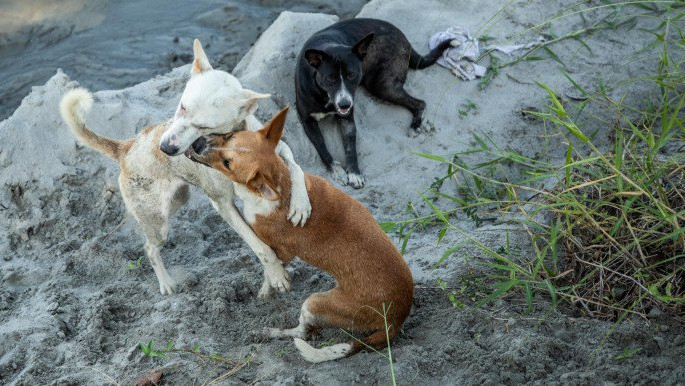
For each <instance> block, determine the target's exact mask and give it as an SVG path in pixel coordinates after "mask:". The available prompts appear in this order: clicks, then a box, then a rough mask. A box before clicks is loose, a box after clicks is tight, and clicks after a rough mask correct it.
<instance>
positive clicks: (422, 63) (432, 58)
mask: <svg viewBox="0 0 685 386" xmlns="http://www.w3.org/2000/svg"><path fill="white" fill-rule="evenodd" d="M450 44H452V41H451V40H445V41H444V42H442V43H440V44H438V46H437V47H435V48H433V49H432V50H431V52H429V53H428V54H427V55H425V56H421V55H419V53H418V52H416V50H414V48H412V49H411V54H410V55H409V68H411V69H413V70H421V69H423V68H426V67H429V66H431V65H432V64H433V63H435V62H436V61H437V60H438V59H440V55H442V52H443V51H445V50H446V49H447V48H449V46H450Z"/></svg>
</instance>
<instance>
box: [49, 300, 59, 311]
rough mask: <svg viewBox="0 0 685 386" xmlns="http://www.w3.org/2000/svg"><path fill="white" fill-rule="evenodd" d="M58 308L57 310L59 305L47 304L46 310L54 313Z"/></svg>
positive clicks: (55, 303)
mask: <svg viewBox="0 0 685 386" xmlns="http://www.w3.org/2000/svg"><path fill="white" fill-rule="evenodd" d="M58 308H59V303H57V302H52V303H50V304H48V308H47V310H48V311H50V312H53V311H56V310H57V309H58Z"/></svg>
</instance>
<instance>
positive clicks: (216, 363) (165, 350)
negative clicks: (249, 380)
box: [138, 340, 254, 385]
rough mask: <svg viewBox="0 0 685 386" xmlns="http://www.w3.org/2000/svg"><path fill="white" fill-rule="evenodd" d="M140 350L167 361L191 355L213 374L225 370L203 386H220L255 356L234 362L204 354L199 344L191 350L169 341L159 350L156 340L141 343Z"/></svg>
mask: <svg viewBox="0 0 685 386" xmlns="http://www.w3.org/2000/svg"><path fill="white" fill-rule="evenodd" d="M138 348H139V349H140V352H141V353H142V354H143V355H144V356H146V357H151V358H157V359H167V358H168V357H169V356H170V355H174V354H175V355H191V356H193V357H194V358H195V359H196V360H197V361H199V362H200V363H201V364H203V365H205V366H209V367H210V368H211V371H212V372H215V371H216V370H217V369H218V368H223V369H224V370H223V371H222V372H221V373H220V374H219V375H218V376H216V377H208V378H207V380H206V381H204V382H202V383H201V384H202V385H214V384H220V383H221V382H223V381H225V380H226V379H228V378H229V377H231V376H233V375H234V374H236V373H237V372H238V371H240V370H241V369H243V368H244V367H245V366H248V365H249V364H250V363H251V362H252V360H253V359H254V356H253V355H252V354H250V355H248V356H246V357H245V358H244V359H242V360H233V359H231V358H230V357H228V356H224V355H221V354H216V353H206V352H203V350H202V347H201V346H200V345H198V344H196V345H194V346H193V347H190V348H182V347H176V345H175V344H174V342H172V341H168V342H167V343H166V345H165V346H164V347H162V348H158V347H156V345H155V341H154V340H149V341H148V342H147V343H145V342H140V344H139V345H138Z"/></svg>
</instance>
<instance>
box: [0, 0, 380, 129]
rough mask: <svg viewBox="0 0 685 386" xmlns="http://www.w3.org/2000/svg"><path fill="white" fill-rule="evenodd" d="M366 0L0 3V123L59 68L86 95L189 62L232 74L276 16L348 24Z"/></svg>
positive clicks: (57, 0)
mask: <svg viewBox="0 0 685 386" xmlns="http://www.w3.org/2000/svg"><path fill="white" fill-rule="evenodd" d="M365 3H366V1H365V0H349V1H345V0H336V1H325V0H297V1H294V0H287V1H286V0H280V1H279V0H257V1H250V0H231V1H217V0H204V1H187V0H185V1H182V0H128V1H121V0H119V1H113V0H54V1H53V0H0V120H2V119H5V118H7V117H8V116H10V115H11V114H12V112H13V111H14V110H15V109H16V107H17V106H18V105H19V103H20V102H21V99H22V98H24V97H25V96H26V95H27V94H28V93H29V92H30V91H31V86H35V85H41V84H43V83H45V81H46V80H47V79H49V78H50V77H51V76H52V75H54V73H55V71H56V70H57V69H58V68H61V69H62V70H63V71H64V72H65V73H66V74H67V75H68V76H69V77H70V78H71V79H73V80H76V81H78V82H79V83H80V84H81V85H82V86H85V87H87V88H88V89H90V90H92V91H97V90H103V89H118V88H124V87H128V86H131V85H133V84H136V83H139V82H142V81H144V80H146V79H149V78H151V77H153V76H155V75H159V74H163V73H165V72H167V71H169V70H170V69H172V68H174V67H178V66H180V65H183V64H185V63H188V62H190V60H191V59H192V41H193V39H194V38H199V39H200V40H201V41H202V43H203V45H204V46H205V51H206V52H207V55H208V56H209V58H210V61H211V62H212V65H213V66H214V67H216V68H221V69H223V70H228V71H230V70H232V69H233V67H234V66H235V64H236V63H237V62H238V60H239V59H240V58H241V57H242V56H243V55H244V54H245V53H246V52H247V50H248V49H249V47H250V46H251V45H252V44H253V43H254V42H255V41H256V40H257V38H258V37H259V35H260V34H261V32H262V31H263V30H264V29H266V28H267V27H268V26H269V25H270V24H271V22H273V20H275V19H276V17H278V15H279V14H280V12H281V11H283V10H290V11H298V12H323V13H332V14H337V15H339V16H340V17H341V18H350V17H353V16H354V15H355V14H357V12H358V11H359V10H360V9H361V7H362V6H363V5H364V4H365Z"/></svg>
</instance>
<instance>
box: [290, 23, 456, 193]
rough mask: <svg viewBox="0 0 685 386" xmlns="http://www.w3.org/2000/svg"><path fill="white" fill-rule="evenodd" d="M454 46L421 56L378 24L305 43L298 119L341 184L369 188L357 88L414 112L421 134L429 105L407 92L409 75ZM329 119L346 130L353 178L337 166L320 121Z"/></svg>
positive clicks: (340, 26)
mask: <svg viewBox="0 0 685 386" xmlns="http://www.w3.org/2000/svg"><path fill="white" fill-rule="evenodd" d="M449 45H450V42H449V41H447V42H444V43H443V44H441V45H439V46H438V47H436V48H435V49H434V50H432V51H431V52H430V53H429V54H428V55H426V56H421V55H419V54H418V53H417V52H416V51H415V50H414V49H413V48H412V47H411V44H410V43H409V41H408V40H407V38H406V37H405V36H404V34H403V33H402V31H400V30H399V29H398V28H397V27H395V26H394V25H392V24H390V23H388V22H386V21H382V20H376V19H351V20H345V21H341V22H339V23H335V24H333V25H332V26H330V27H328V28H325V29H323V30H321V31H319V32H317V33H315V34H314V35H312V37H310V38H309V40H307V42H305V43H304V47H302V51H301V52H300V57H299V58H298V63H297V69H296V72H295V90H296V91H295V92H296V100H297V113H298V115H299V117H300V122H302V126H304V131H305V133H306V134H307V137H309V140H310V141H312V143H313V144H314V147H315V148H316V150H317V151H318V152H319V156H320V157H321V160H322V161H323V163H324V164H325V165H326V168H327V169H328V171H329V172H331V173H333V177H334V178H335V179H336V180H338V181H340V182H341V183H344V184H349V185H351V186H353V187H354V188H361V187H362V186H364V178H363V177H362V176H361V173H360V171H359V165H358V163H357V148H356V147H357V145H356V140H357V129H356V127H355V125H354V114H353V104H354V93H355V91H356V90H357V87H358V86H359V85H360V84H363V85H364V87H366V89H367V90H368V91H369V92H370V93H371V94H373V95H375V96H376V97H378V98H381V99H383V100H386V101H388V102H391V103H394V104H397V105H400V106H404V107H406V108H407V109H409V111H411V113H412V115H413V116H414V117H413V119H412V122H411V128H412V131H414V132H415V131H416V129H418V128H419V126H420V125H421V116H422V114H423V110H424V109H425V108H426V103H425V102H424V101H422V100H420V99H416V98H414V97H412V96H411V95H409V94H408V93H407V92H406V91H405V90H404V81H405V80H406V79H407V71H408V70H409V68H413V69H421V68H426V67H428V66H430V65H431V64H433V63H435V61H436V60H438V58H439V57H440V55H441V54H442V52H443V51H444V50H445V49H446V48H447V47H449ZM328 115H336V117H337V118H338V120H339V121H340V122H341V123H342V125H343V136H342V137H343V143H344V145H345V158H346V163H347V172H345V170H344V169H343V168H342V166H341V165H340V163H338V162H334V161H333V158H332V157H331V154H330V153H329V152H328V149H327V148H326V144H325V142H324V139H323V135H322V134H321V130H320V129H319V124H318V121H319V120H320V119H322V118H324V117H326V116H328Z"/></svg>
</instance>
